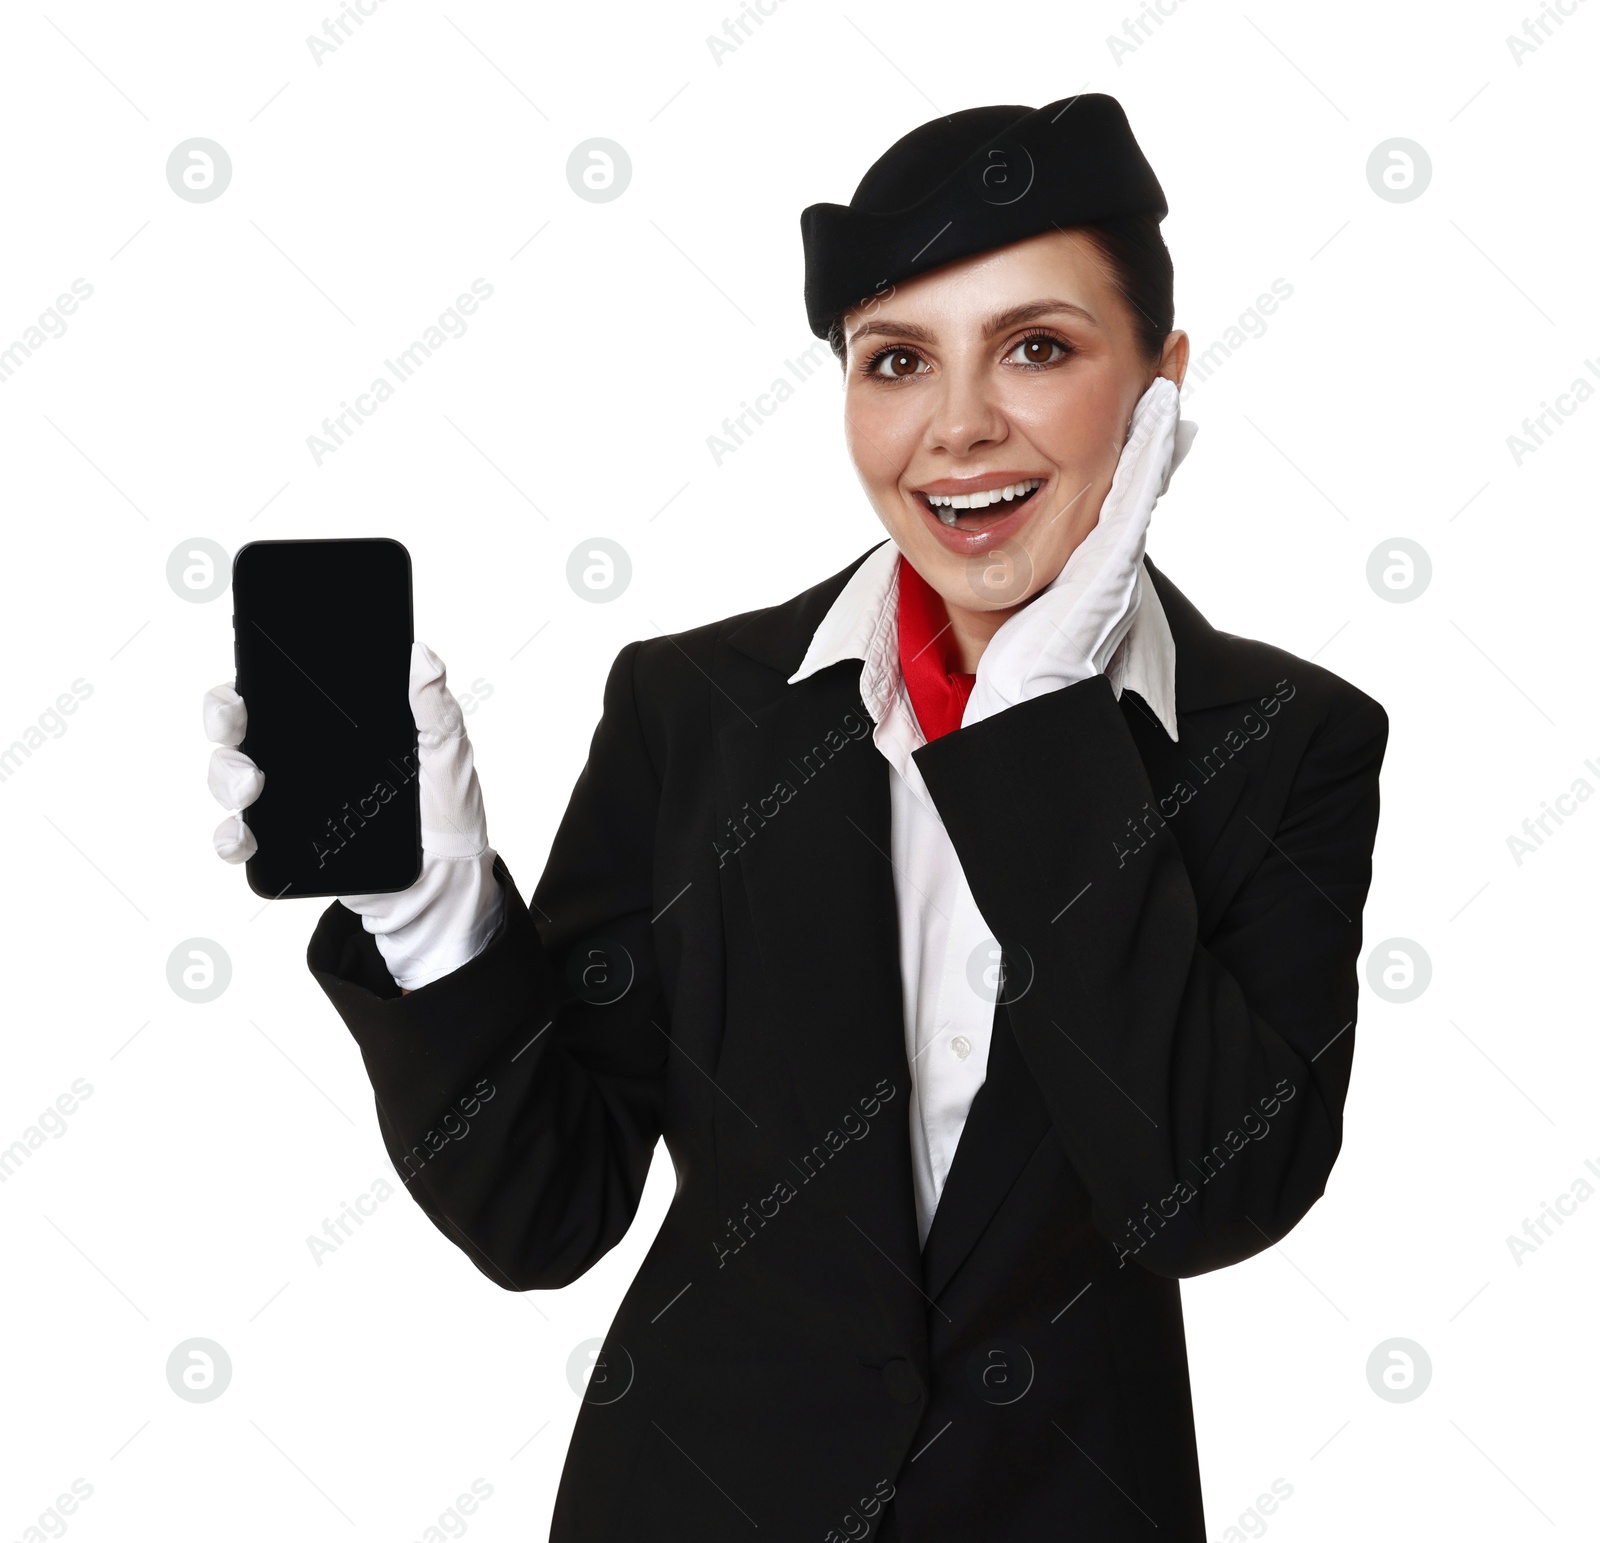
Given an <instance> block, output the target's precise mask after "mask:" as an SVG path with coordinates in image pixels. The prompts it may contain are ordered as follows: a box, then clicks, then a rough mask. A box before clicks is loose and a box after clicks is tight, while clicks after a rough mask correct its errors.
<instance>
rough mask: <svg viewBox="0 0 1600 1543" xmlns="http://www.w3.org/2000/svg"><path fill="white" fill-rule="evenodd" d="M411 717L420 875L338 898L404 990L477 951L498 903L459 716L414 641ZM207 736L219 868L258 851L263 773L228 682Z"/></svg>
mask: <svg viewBox="0 0 1600 1543" xmlns="http://www.w3.org/2000/svg"><path fill="white" fill-rule="evenodd" d="M410 692H411V714H412V717H413V718H414V719H415V720H416V725H417V762H418V774H417V775H418V784H419V789H420V795H421V804H422V872H421V873H420V874H419V875H418V877H417V881H416V883H415V884H413V885H412V886H411V887H410V888H409V889H404V890H397V891H395V892H394V893H392V894H382V895H341V896H340V897H339V904H340V905H343V906H345V907H347V908H348V909H350V910H352V911H354V912H356V914H357V915H359V916H360V917H361V918H362V925H363V926H364V927H365V928H366V930H367V931H368V932H370V933H371V934H372V935H373V938H374V940H375V942H376V943H377V945H378V950H379V952H380V953H381V954H382V955H383V960H384V963H385V964H386V965H387V966H388V967H389V973H390V974H391V975H392V976H393V977H394V979H395V981H396V982H397V983H398V984H399V985H400V986H402V987H404V988H405V989H406V990H408V991H414V990H416V989H417V988H418V987H419V986H425V985H427V984H428V983H429V982H430V981H434V980H437V979H439V977H440V976H442V975H448V974H449V973H450V972H451V971H452V970H455V969H458V968H460V966H461V965H463V964H465V963H466V962H467V961H468V960H469V959H472V958H475V957H476V956H477V955H478V954H479V953H481V952H482V951H483V949H484V947H485V946H486V945H487V944H488V942H489V940H490V938H492V937H493V936H494V934H495V932H496V931H497V930H498V928H499V926H500V918H501V913H502V908H503V899H502V896H501V893H500V885H499V881H498V880H497V879H496V878H495V876H494V873H493V868H494V860H495V853H494V849H493V848H492V847H491V846H490V845H489V827H488V821H487V818H486V817H485V814H484V809H483V794H482V792H481V791H480V789H479V787H478V773H477V769H476V768H475V767H474V765H473V759H472V742H471V741H470V740H469V739H468V738H467V730H466V720H465V719H464V717H463V716H462V712H461V708H460V706H459V704H458V703H457V702H456V699H455V697H454V696H453V695H452V694H451V691H450V688H449V687H448V686H447V685H446V684H445V668H444V664H443V662H442V661H441V660H440V658H439V656H438V655H437V654H435V653H434V652H433V650H432V649H430V648H429V647H428V646H427V645H426V644H425V643H413V644H412V645H411V688H410ZM204 719H205V731H206V737H207V738H208V739H210V740H211V741H212V742H213V743H214V744H216V745H217V746H219V748H218V749H217V750H214V751H213V752H212V755H211V765H210V770H209V773H208V775H207V782H208V784H209V786H210V788H211V792H212V795H213V796H214V797H215V798H216V799H217V801H218V802H219V803H220V804H221V805H222V807H223V808H224V809H228V810H230V811H232V812H231V813H230V814H229V816H228V817H227V819H225V820H224V821H223V822H222V824H221V825H219V826H218V827H217V830H216V834H215V835H214V836H213V838H212V844H213V845H214V846H215V848H216V850H217V855H218V856H219V857H221V858H222V860H223V861H224V862H229V863H242V862H245V861H246V860H247V859H249V858H250V857H251V856H252V855H253V854H254V852H255V850H256V840H255V836H254V835H253V834H252V833H251V831H250V828H249V826H248V825H246V824H245V822H244V818H243V815H242V813H241V811H243V810H244V809H247V808H249V806H250V805H251V804H253V803H254V802H255V801H256V799H258V798H259V797H260V796H261V790H262V788H263V786H265V780H266V779H265V776H264V774H263V773H262V771H261V768H260V767H258V766H257V765H256V764H255V762H254V761H252V760H251V759H250V757H249V756H247V755H246V754H245V753H244V752H243V751H242V750H240V749H239V748H238V746H239V745H240V743H241V742H242V741H243V739H244V736H245V725H246V713H245V704H244V699H243V698H242V697H241V696H240V695H239V693H238V692H237V691H236V690H235V689H234V687H233V686H232V685H231V684H224V685H220V686H213V687H212V688H211V690H209V691H208V692H206V695H205V704H204Z"/></svg>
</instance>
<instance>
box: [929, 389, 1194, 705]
mask: <svg viewBox="0 0 1600 1543" xmlns="http://www.w3.org/2000/svg"><path fill="white" fill-rule="evenodd" d="M1178 406H1179V403H1178V388H1177V387H1176V386H1175V385H1174V384H1173V383H1172V382H1171V381H1170V380H1168V379H1167V378H1166V376H1164V375H1158V376H1157V377H1156V378H1155V380H1153V381H1152V382H1151V383H1150V385H1149V387H1148V388H1147V389H1146V390H1145V393H1144V395H1143V396H1141V397H1140V398H1139V402H1138V405H1137V406H1136V407H1135V408H1134V410H1133V424H1132V427H1131V429H1130V431H1129V433H1128V439H1127V443H1126V444H1125V445H1124V446H1123V447H1122V455H1121V457H1120V458H1119V459H1118V461H1117V469H1116V472H1115V474H1114V475H1113V476H1112V479H1111V490H1110V491H1109V492H1108V493H1107V494H1106V497H1105V502H1104V503H1103V504H1102V505H1101V507H1100V518H1099V520H1098V522H1097V523H1096V525H1095V527H1094V529H1093V530H1092V531H1090V532H1089V534H1088V535H1087V536H1086V537H1085V538H1084V539H1083V541H1082V542H1081V543H1079V545H1078V547H1077V549H1076V550H1075V551H1074V552H1073V554H1072V556H1071V557H1069V558H1068V559H1067V563H1066V566H1065V567H1063V568H1062V570H1061V572H1060V574H1058V575H1057V576H1056V578H1055V579H1054V580H1052V582H1051V583H1050V584H1049V585H1047V586H1046V587H1045V588H1044V589H1043V590H1041V591H1040V593H1039V594H1038V595H1036V596H1035V597H1034V598H1033V599H1032V600H1031V601H1029V602H1028V604H1026V605H1025V606H1023V608H1022V609H1021V610H1020V611H1018V612H1017V614H1016V615H1015V616H1013V617H1011V618H1010V619H1009V620H1008V621H1007V622H1006V623H1005V624H1004V625H1003V626H1002V627H1001V628H1000V629H999V631H997V632H996V633H995V635H994V636H993V637H992V638H991V639H990V640H989V644H988V646H987V647H986V648H985V649H984V651H983V656H982V658H981V659H980V660H979V661H978V679H977V682H976V684H975V685H974V686H973V688H972V696H971V697H970V699H969V700H968V702H967V709H966V713H965V715H964V717H963V718H962V720H961V721H962V725H963V727H965V726H966V725H968V724H972V723H977V722H979V721H981V720H982V719H984V718H989V717H992V716H993V715H994V714H995V713H998V712H1001V711H1003V710H1004V709H1005V708H1007V707H1012V706H1015V705H1016V704H1017V703H1018V702H1024V701H1027V700H1029V699H1030V698H1032V697H1036V696H1042V695H1044V693H1045V692H1047V691H1055V690H1058V689H1060V688H1061V687H1062V686H1070V685H1073V684H1075V683H1076V682H1078V681H1080V680H1087V679H1089V677H1090V676H1093V675H1099V674H1102V673H1104V671H1105V668H1106V666H1107V665H1108V664H1109V663H1110V661H1111V656H1112V655H1113V654H1114V653H1115V652H1116V651H1117V646H1118V645H1119V644H1120V643H1121V642H1122V640H1123V638H1124V637H1126V636H1127V633H1128V629H1129V628H1130V627H1131V626H1132V625H1133V619H1134V616H1135V615H1136V614H1137V612H1138V609H1139V588H1138V585H1139V564H1140V562H1141V561H1142V560H1143V558H1144V544H1145V533H1146V531H1147V530H1148V529H1149V525H1150V514H1151V511H1152V510H1153V509H1154V508H1155V505H1156V500H1157V499H1158V498H1160V496H1161V495H1162V494H1163V493H1164V492H1165V491H1166V489H1167V481H1168V479H1169V478H1170V476H1171V474H1172V469H1173V468H1174V467H1175V466H1176V465H1177V463H1178V461H1180V460H1181V459H1182V458H1183V456H1184V454H1185V453H1186V452H1187V450H1188V448H1189V441H1190V440H1191V439H1192V438H1193V434H1194V425H1193V424H1189V423H1185V424H1184V425H1183V426H1182V429H1183V432H1180V429H1179V423H1178Z"/></svg>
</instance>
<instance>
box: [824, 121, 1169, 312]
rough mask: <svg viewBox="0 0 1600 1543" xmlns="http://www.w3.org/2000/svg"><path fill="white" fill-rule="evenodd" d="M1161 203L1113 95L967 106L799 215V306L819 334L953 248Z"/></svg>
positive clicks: (951, 256) (946, 258)
mask: <svg viewBox="0 0 1600 1543" xmlns="http://www.w3.org/2000/svg"><path fill="white" fill-rule="evenodd" d="M1166 212H1167V199H1166V195H1165V194H1164V193H1163V192H1162V191H1161V184H1160V183H1159V182H1157V181H1156V174H1155V173H1154V172H1153V171H1152V170H1151V169H1150V163H1149V162H1148V161H1147V160H1145V158H1144V153H1143V152H1142V151H1141V150H1140V149H1139V145H1138V142H1137V141H1136V140H1135V139H1134V137H1133V130H1132V129H1130V128H1129V127H1128V118H1127V115H1126V114H1125V113H1124V112H1123V110H1122V104H1121V103H1120V102H1118V101H1117V100H1116V98H1115V97H1109V96H1104V95H1101V94H1099V93H1097V92H1089V93H1086V94H1083V95H1079V96H1069V97H1064V98H1062V100H1061V101H1059V102H1051V103H1050V104H1049V105H1048V106H1046V107H1040V108H1037V109H1035V108H1032V107H970V108H968V109H967V110H966V111H964V112H958V113H951V114H949V115H948V116H947V117H944V118H935V119H933V121H932V122H930V123H924V124H923V125H922V127H921V128H918V129H913V130H912V131H911V132H910V133H909V134H907V135H906V136H905V138H904V139H901V140H897V141H896V142H895V143H894V144H893V145H891V146H890V147H889V148H888V149H887V150H886V151H885V152H884V153H883V154H882V155H881V156H879V157H878V159H877V160H876V161H874V162H873V164H872V166H871V168H870V169H869V170H868V172H867V174H866V176H864V177H863V178H862V179H861V185H860V186H859V187H858V188H857V189H856V191H855V197H853V198H852V199H851V200H850V202H849V204H848V205H845V204H812V205H811V207H810V208H809V209H807V210H805V212H804V213H802V214H801V216H800V235H801V239H802V240H803V241H804V243H805V254H806V316H807V318H808V319H809V321H810V323H811V330H812V331H813V332H814V333H816V335H817V336H818V337H820V338H825V337H826V336H827V335H828V326H829V324H830V323H831V322H832V321H833V319H834V317H835V316H837V315H839V314H840V313H841V312H843V311H848V310H850V309H851V308H852V307H854V306H857V305H860V304H862V303H863V302H864V301H867V300H870V299H871V298H872V297H873V296H874V295H875V294H882V293H883V292H884V291H885V290H886V289H887V288H888V287H889V286H890V285H891V284H897V283H900V282H901V281H902V280H905V279H910V278H914V277H915V276H916V275H917V274H919V273H926V272H927V271H928V270H929V269H932V268H939V267H942V266H943V265H944V264H945V263H948V262H954V261H956V259H958V258H962V257H972V256H975V255H976V254H977V253H979V252H988V251H991V250H993V249H994V248H995V247H999V246H1007V245H1009V244H1010V243H1011V242H1013V241H1022V240H1025V239H1026V238H1027V237H1029V236H1038V235H1042V234H1043V233H1044V232H1046V231H1048V230H1051V229H1054V228H1062V229H1065V228H1066V227H1068V226H1071V225H1088V224H1093V223H1096V222H1097V221H1100V220H1108V219H1114V218H1116V217H1118V216H1120V215H1128V214H1148V215H1152V216H1154V217H1155V219H1157V220H1161V219H1162V218H1164V217H1165V215H1166Z"/></svg>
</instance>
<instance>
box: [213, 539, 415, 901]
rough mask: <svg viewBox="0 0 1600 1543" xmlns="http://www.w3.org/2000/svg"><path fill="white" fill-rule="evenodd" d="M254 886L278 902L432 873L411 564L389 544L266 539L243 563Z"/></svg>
mask: <svg viewBox="0 0 1600 1543" xmlns="http://www.w3.org/2000/svg"><path fill="white" fill-rule="evenodd" d="M233 639H234V642H233V658H234V671H235V685H236V687H237V689H238V692H239V695H240V696H241V697H243V698H244V706H245V737H244V741H243V743H242V744H241V745H240V747H239V748H240V749H241V750H243V751H244V753H245V754H246V755H247V756H249V757H250V759H251V760H252V761H254V762H255V763H256V765H257V766H259V767H260V768H261V772H262V777H263V785H262V790H261V796H260V797H259V798H258V799H257V800H256V801H255V802H254V803H253V804H251V805H250V806H249V808H247V809H246V810H245V811H244V822H245V824H246V825H248V826H249V827H250V831H251V833H252V834H253V835H254V836H255V838H256V851H255V855H254V856H253V857H251V858H250V859H249V861H248V862H247V863H246V864H245V874H246V876H247V878H248V879H249V882H250V887H251V889H253V890H254V891H255V892H256V893H257V894H258V895H262V896H265V897H267V898H269V899H273V900H284V899H288V900H293V899H298V898H300V897H303V896H310V895H366V894H378V893H384V892H388V891H393V890H400V889H408V888H410V886H411V885H412V884H414V883H415V882H416V880H417V876H418V874H419V873H421V871H422V817H421V799H420V797H419V789H418V783H417V729H416V723H415V721H414V720H413V718H412V715H411V700H410V682H411V554H410V553H409V552H407V551H406V549H405V548H404V547H403V546H402V545H401V544H400V543H399V542H398V541H391V540H388V539H386V538H373V539H370V540H331V541H252V542H250V543H249V545H247V546H244V547H242V548H240V550H239V552H238V555H237V556H236V557H235V558H234V560H233Z"/></svg>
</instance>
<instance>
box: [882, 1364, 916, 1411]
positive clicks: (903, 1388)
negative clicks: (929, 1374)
mask: <svg viewBox="0 0 1600 1543" xmlns="http://www.w3.org/2000/svg"><path fill="white" fill-rule="evenodd" d="M883 1385H884V1386H885V1387H886V1388H887V1389H888V1390H889V1397H890V1398H892V1399H893V1400H894V1401H895V1402H896V1403H897V1404H914V1403H916V1402H917V1400H918V1399H919V1398H921V1397H922V1379H921V1378H920V1377H919V1376H917V1373H916V1368H915V1367H913V1366H912V1364H911V1363H910V1362H909V1361H901V1360H894V1361H890V1362H889V1363H888V1364H887V1365H886V1366H885V1367H884V1368H883Z"/></svg>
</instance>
